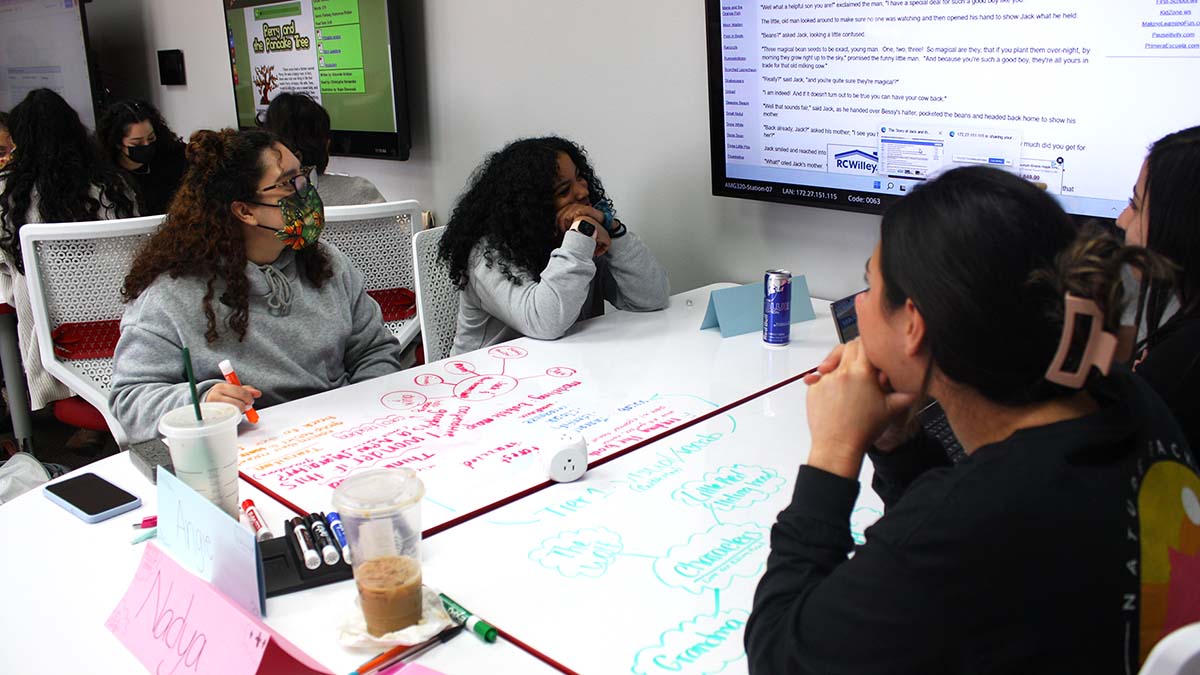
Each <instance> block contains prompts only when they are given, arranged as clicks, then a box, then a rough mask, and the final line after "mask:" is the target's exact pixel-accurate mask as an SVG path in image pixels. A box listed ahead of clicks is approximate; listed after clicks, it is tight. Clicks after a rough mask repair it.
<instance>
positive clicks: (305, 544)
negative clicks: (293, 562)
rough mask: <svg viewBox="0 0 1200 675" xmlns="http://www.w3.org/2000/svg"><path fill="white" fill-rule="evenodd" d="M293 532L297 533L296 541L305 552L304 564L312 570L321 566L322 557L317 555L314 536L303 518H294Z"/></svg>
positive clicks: (301, 550)
mask: <svg viewBox="0 0 1200 675" xmlns="http://www.w3.org/2000/svg"><path fill="white" fill-rule="evenodd" d="M292 532H293V533H294V534H295V535H296V543H297V544H299V545H300V552H301V553H303V554H304V566H305V567H307V568H308V569H310V570H315V569H317V568H318V567H320V566H321V557H320V556H318V555H317V551H316V549H315V548H314V547H313V540H312V536H311V535H310V534H309V533H308V528H307V527H305V526H304V520H303V519H301V518H299V517H296V518H292Z"/></svg>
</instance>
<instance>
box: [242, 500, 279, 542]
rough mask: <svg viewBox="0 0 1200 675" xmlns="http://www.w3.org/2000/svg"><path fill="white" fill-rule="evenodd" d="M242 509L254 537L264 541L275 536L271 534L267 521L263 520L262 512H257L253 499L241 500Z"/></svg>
mask: <svg viewBox="0 0 1200 675" xmlns="http://www.w3.org/2000/svg"><path fill="white" fill-rule="evenodd" d="M242 511H244V512H245V514H246V520H247V521H249V522H250V529H252V530H254V538H255V539H257V540H259V541H266V540H268V539H270V538H271V537H273V536H275V535H273V534H271V528H269V527H267V523H266V521H264V520H263V517H262V514H261V513H259V512H258V507H257V506H255V505H254V500H252V499H246V500H243V501H242Z"/></svg>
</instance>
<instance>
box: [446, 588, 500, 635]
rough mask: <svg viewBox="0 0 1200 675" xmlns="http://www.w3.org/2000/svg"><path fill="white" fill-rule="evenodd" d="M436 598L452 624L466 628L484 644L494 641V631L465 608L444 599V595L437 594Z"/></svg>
mask: <svg viewBox="0 0 1200 675" xmlns="http://www.w3.org/2000/svg"><path fill="white" fill-rule="evenodd" d="M438 596H439V597H440V598H441V599H442V606H443V607H445V608H446V613H447V614H449V615H450V618H451V619H454V623H459V624H462V625H463V626H466V628H467V630H469V631H471V632H473V633H475V634H476V635H478V636H479V637H481V638H483V639H484V641H485V642H495V641H496V629H495V628H494V627H493V626H492V625H491V624H489V623H488V622H486V621H484V620H483V619H480V618H479V617H477V616H475V615H474V614H471V613H470V612H468V611H467V609H466V608H465V607H463V606H462V605H460V604H458V603H457V602H455V601H453V600H451V599H450V598H448V597H446V594H445V593H438Z"/></svg>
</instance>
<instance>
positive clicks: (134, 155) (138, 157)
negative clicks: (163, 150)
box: [125, 143, 156, 164]
mask: <svg viewBox="0 0 1200 675" xmlns="http://www.w3.org/2000/svg"><path fill="white" fill-rule="evenodd" d="M155 145H156V144H155V143H147V144H146V145H128V146H125V152H126V154H128V155H129V159H131V160H133V161H134V162H137V163H138V164H149V163H150V160H152V159H154V150H155Z"/></svg>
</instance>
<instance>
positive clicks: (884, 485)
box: [867, 431, 950, 509]
mask: <svg viewBox="0 0 1200 675" xmlns="http://www.w3.org/2000/svg"><path fill="white" fill-rule="evenodd" d="M867 456H868V457H870V458H871V463H872V464H874V465H875V477H874V478H873V479H872V480H871V488H872V489H874V490H875V494H877V495H879V498H880V499H882V500H883V505H884V507H885V508H887V509H891V508H892V505H894V504H895V503H896V502H897V501H899V500H900V497H901V495H903V494H904V491H905V490H907V489H908V486H909V485H911V484H912V482H913V481H914V480H916V479H917V478H918V477H920V476H921V474H923V473H925V472H926V471H929V470H930V469H936V468H939V467H943V466H950V460H949V459H947V458H946V450H945V448H943V447H942V444H941V443H939V442H938V441H937V440H936V439H934V438H931V437H930V436H929V435H928V434H926V433H925V432H924V431H920V432H918V433H917V435H916V436H913V437H912V438H911V439H909V440H908V441H906V442H905V443H903V444H902V445H900V446H898V447H897V448H896V449H894V450H892V451H891V452H880V451H879V450H876V449H874V448H872V449H871V451H870V452H868V453H867Z"/></svg>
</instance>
